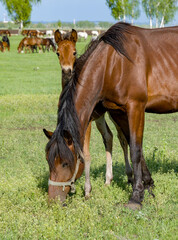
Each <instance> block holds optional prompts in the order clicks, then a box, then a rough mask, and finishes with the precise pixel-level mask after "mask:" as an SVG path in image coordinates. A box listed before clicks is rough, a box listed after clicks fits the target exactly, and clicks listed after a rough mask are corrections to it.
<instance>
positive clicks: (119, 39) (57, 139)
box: [46, 23, 130, 169]
mask: <svg viewBox="0 0 178 240" xmlns="http://www.w3.org/2000/svg"><path fill="white" fill-rule="evenodd" d="M125 32H130V25H129V24H125V23H117V24H115V25H113V26H112V27H111V28H110V29H108V31H107V32H105V33H104V34H103V35H102V36H100V37H99V38H97V39H96V40H94V41H92V42H91V43H90V44H89V46H88V48H87V50H86V51H85V53H84V54H82V55H81V56H80V57H79V58H78V59H77V60H76V63H75V71H74V72H73V74H72V77H71V79H70V81H69V82H68V83H67V84H66V85H65V87H64V89H63V91H62V93H61V96H60V101H59V102H60V104H59V108H58V119H57V127H56V130H55V131H54V133H53V135H52V138H51V139H50V141H49V142H48V144H47V146H46V152H47V153H48V162H49V166H50V168H51V169H52V168H53V169H54V168H55V167H54V161H55V158H56V157H58V156H59V157H60V160H61V161H65V162H67V163H68V164H69V166H70V167H71V168H72V169H73V167H74V157H73V154H72V152H71V150H70V149H69V147H68V146H67V143H66V140H65V139H66V138H67V139H68V138H71V139H72V142H73V145H74V149H75V153H76V154H77V155H79V156H80V157H81V158H82V156H81V155H80V154H81V152H82V150H83V149H82V146H81V142H80V121H79V119H78V116H77V113H76V109H75V105H74V96H75V89H76V83H77V82H78V79H79V75H80V72H81V70H82V68H83V66H84V65H85V63H86V61H87V59H88V58H89V56H90V55H91V54H92V52H93V51H94V50H95V49H96V47H97V46H98V44H99V43H100V42H101V41H104V42H105V43H107V44H110V45H111V46H112V47H113V48H114V49H115V50H116V51H117V52H118V53H120V54H122V55H124V56H125V57H127V58H128V59H129V56H128V54H127V52H126V50H125V49H124V42H125V41H126V37H125V35H124V33H125ZM65 37H66V38H68V35H65Z"/></svg>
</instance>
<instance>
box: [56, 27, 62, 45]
mask: <svg viewBox="0 0 178 240" xmlns="http://www.w3.org/2000/svg"><path fill="white" fill-rule="evenodd" d="M54 38H55V41H56V43H59V42H60V41H62V34H61V33H60V31H59V30H58V29H57V30H56V31H55V33H54Z"/></svg>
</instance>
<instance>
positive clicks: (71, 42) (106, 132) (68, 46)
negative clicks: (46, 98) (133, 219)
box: [54, 29, 133, 198]
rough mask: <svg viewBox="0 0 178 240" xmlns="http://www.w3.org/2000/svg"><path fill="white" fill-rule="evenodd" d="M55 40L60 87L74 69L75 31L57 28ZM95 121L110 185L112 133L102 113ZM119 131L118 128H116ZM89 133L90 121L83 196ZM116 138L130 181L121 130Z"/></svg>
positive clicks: (87, 164)
mask: <svg viewBox="0 0 178 240" xmlns="http://www.w3.org/2000/svg"><path fill="white" fill-rule="evenodd" d="M54 36H55V41H56V43H57V45H58V49H57V55H58V58H59V63H60V65H61V68H62V88H63V89H64V86H65V85H66V84H67V83H68V81H70V80H71V76H72V72H73V71H75V68H74V65H75V61H76V42H77V32H76V31H75V30H74V29H73V30H72V32H71V33H67V34H65V35H62V34H61V33H60V31H59V30H56V32H55V34H54ZM93 120H95V123H96V126H97V129H98V130H99V132H100V133H101V135H102V138H103V142H104V145H105V150H106V160H107V164H106V182H105V184H106V185H110V183H111V181H112V179H113V173H112V139H113V135H112V132H111V130H110V129H109V127H108V125H107V123H106V121H105V117H104V114H101V115H99V114H97V115H96V116H95V119H93ZM118 131H119V130H118ZM90 135H91V123H90V124H89V126H88V129H87V131H86V136H85V143H84V156H85V179H86V181H85V197H86V198H88V197H89V193H90V191H91V183H90V164H91V159H90V152H89V143H90ZM118 138H119V140H120V143H121V146H122V148H123V150H124V156H125V163H126V174H127V176H128V182H129V183H132V182H133V179H132V168H131V167H130V164H129V161H128V144H127V141H126V139H125V137H124V136H123V134H122V132H120V134H118Z"/></svg>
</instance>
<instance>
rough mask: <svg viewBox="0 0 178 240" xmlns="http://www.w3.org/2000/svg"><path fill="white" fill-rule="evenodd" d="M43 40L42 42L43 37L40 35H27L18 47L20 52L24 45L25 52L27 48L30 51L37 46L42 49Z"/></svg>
mask: <svg viewBox="0 0 178 240" xmlns="http://www.w3.org/2000/svg"><path fill="white" fill-rule="evenodd" d="M41 42H42V39H41V38H38V37H34V38H28V37H25V38H23V39H22V40H21V42H20V43H19V46H18V48H17V50H18V53H20V52H21V51H22V50H23V48H24V47H25V52H27V49H28V50H29V51H30V50H32V49H34V48H35V47H36V46H37V47H39V50H41V49H42V47H41V44H42V43H41Z"/></svg>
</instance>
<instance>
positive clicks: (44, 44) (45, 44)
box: [41, 38, 56, 52]
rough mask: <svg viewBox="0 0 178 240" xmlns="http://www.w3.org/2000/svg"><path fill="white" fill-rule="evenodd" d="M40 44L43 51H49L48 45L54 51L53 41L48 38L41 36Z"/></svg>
mask: <svg viewBox="0 0 178 240" xmlns="http://www.w3.org/2000/svg"><path fill="white" fill-rule="evenodd" d="M41 45H42V48H43V52H45V51H46V50H47V51H48V52H49V50H50V47H52V50H53V52H55V51H56V47H55V45H54V43H53V41H52V40H51V39H50V38H42V39H41ZM44 47H45V48H44Z"/></svg>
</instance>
